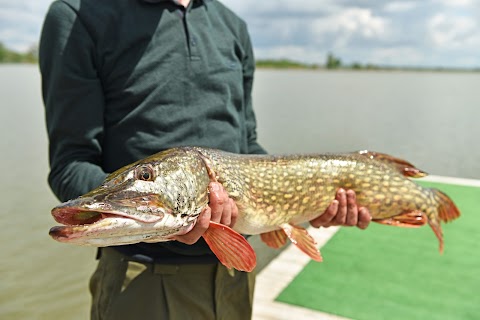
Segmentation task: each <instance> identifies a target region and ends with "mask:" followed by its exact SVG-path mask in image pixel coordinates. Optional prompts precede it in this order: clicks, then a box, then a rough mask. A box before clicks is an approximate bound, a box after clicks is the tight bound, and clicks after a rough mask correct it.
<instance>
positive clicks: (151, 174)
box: [50, 150, 209, 246]
mask: <svg viewBox="0 0 480 320" xmlns="http://www.w3.org/2000/svg"><path fill="white" fill-rule="evenodd" d="M182 151H183V152H182ZM208 183H209V178H208V174H207V172H206V169H205V166H204V164H203V162H202V160H201V159H200V158H198V157H195V154H192V153H189V152H185V151H184V150H169V151H168V152H163V153H159V154H156V155H154V156H151V157H149V158H146V159H144V160H141V161H138V162H136V163H133V164H131V165H128V166H125V167H123V168H121V169H119V170H117V171H116V172H114V173H112V174H110V175H109V176H108V177H107V179H106V180H105V182H104V183H103V184H102V185H101V186H100V187H98V188H96V189H94V190H92V191H90V192H88V193H87V194H85V195H83V196H80V197H78V198H76V199H73V200H70V201H67V202H64V203H62V204H60V205H58V206H57V207H55V208H53V210H52V215H53V217H54V219H55V220H56V221H57V222H59V223H61V224H63V226H57V227H53V228H52V229H50V235H51V236H52V237H53V238H54V239H55V240H57V241H60V242H69V243H76V244H80V245H93V246H110V245H121V244H131V243H138V242H160V241H168V240H171V239H172V237H173V236H175V235H180V234H184V233H186V232H188V231H190V230H191V229H192V228H193V226H194V224H195V222H196V219H197V217H198V215H199V214H200V212H201V211H202V210H203V208H204V207H205V206H206V205H207V203H208V193H207V187H208Z"/></svg>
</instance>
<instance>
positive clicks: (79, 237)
mask: <svg viewBox="0 0 480 320" xmlns="http://www.w3.org/2000/svg"><path fill="white" fill-rule="evenodd" d="M69 211H70V214H71V216H72V217H76V218H72V217H68V213H67V211H66V210H65V209H63V210H59V211H58V212H61V215H57V216H56V218H58V217H59V216H61V217H62V218H63V221H64V222H68V223H67V224H66V225H63V226H55V227H52V228H51V229H50V231H49V235H50V236H51V237H52V238H53V239H54V240H57V241H59V242H64V243H72V244H77V245H83V246H95V247H106V246H112V245H126V244H133V243H139V242H163V241H170V240H173V237H174V236H176V235H182V234H185V233H187V232H188V231H190V230H191V229H192V228H193V226H194V225H195V222H196V217H182V216H180V215H177V216H175V215H172V214H165V215H163V216H162V217H161V218H159V219H157V220H156V221H153V222H145V221H141V220H138V219H134V218H132V217H128V216H125V213H124V212H113V211H112V212H96V211H84V210H80V209H77V208H70V210H69ZM78 216H81V217H88V218H87V219H85V220H84V221H82V222H83V223H82V224H69V223H70V222H77V221H79V218H78ZM57 221H58V220H57Z"/></svg>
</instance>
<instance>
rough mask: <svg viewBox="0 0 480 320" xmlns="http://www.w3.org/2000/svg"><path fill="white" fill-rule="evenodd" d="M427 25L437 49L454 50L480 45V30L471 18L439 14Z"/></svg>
mask: <svg viewBox="0 0 480 320" xmlns="http://www.w3.org/2000/svg"><path fill="white" fill-rule="evenodd" d="M427 25H428V30H429V33H430V38H431V40H432V43H433V44H434V45H435V46H437V47H440V48H449V49H452V48H462V47H463V48H464V47H469V46H472V45H479V44H480V42H479V36H478V35H479V32H480V28H479V26H478V24H477V22H476V20H474V19H473V18H471V17H464V16H454V15H447V14H444V13H439V14H436V15H434V16H433V17H432V18H431V19H430V20H429V21H428V24H427Z"/></svg>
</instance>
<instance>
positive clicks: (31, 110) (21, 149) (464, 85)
mask: <svg viewBox="0 0 480 320" xmlns="http://www.w3.org/2000/svg"><path fill="white" fill-rule="evenodd" d="M479 83H480V75H479V74H468V73H458V74H457V73H411V72H319V71H275V70H259V71H258V72H257V78H256V82H255V87H254V103H255V106H256V110H257V118H258V123H259V128H258V133H259V139H260V141H261V143H262V144H263V145H264V146H265V147H266V148H267V149H268V150H269V151H270V152H272V153H290V152H337V151H351V150H358V149H372V150H377V151H383V152H388V153H392V154H394V155H398V156H401V157H405V158H407V159H409V160H411V161H412V162H414V163H415V164H417V165H418V166H419V167H421V168H422V169H424V170H426V171H428V172H430V173H432V174H436V175H445V176H458V177H463V178H476V179H480V148H479V147H478V146H479V143H478V142H477V139H478V137H480V129H479V126H478V119H480V109H479V108H478V106H480V96H479V94H478V88H477V87H478V84H479ZM40 93H41V87H40V76H39V72H38V69H37V67H36V66H0V99H1V100H0V103H1V108H0V131H1V137H2V138H1V139H0V150H1V151H2V157H0V165H1V166H0V167H1V168H2V173H1V175H2V179H1V181H2V183H1V184H0V194H1V202H2V209H1V210H0V223H1V225H2V227H3V228H2V232H1V233H0V246H1V252H2V253H3V259H2V263H1V264H0V274H1V275H2V281H1V282H0V318H1V319H87V318H88V308H89V299H90V297H89V294H88V279H89V276H90V273H91V272H92V270H93V269H94V266H95V260H94V256H95V250H94V249H92V248H81V247H76V246H70V245H65V244H60V243H57V242H55V241H53V240H51V239H50V238H49V236H48V234H47V233H48V230H49V228H50V227H51V226H52V225H54V221H53V219H52V218H51V217H50V214H49V212H50V209H51V208H52V207H53V206H55V205H56V204H57V203H58V202H57V200H56V199H55V197H54V196H53V195H52V193H51V192H50V189H49V188H48V185H47V180H46V177H47V174H48V162H47V148H48V145H47V138H46V130H45V126H44V114H43V106H42V101H41V94H40Z"/></svg>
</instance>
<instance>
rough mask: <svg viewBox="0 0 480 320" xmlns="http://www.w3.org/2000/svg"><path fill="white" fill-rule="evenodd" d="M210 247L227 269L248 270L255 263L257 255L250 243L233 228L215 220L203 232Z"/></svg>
mask: <svg viewBox="0 0 480 320" xmlns="http://www.w3.org/2000/svg"><path fill="white" fill-rule="evenodd" d="M203 238H204V239H205V241H206V242H207V244H208V246H209V247H210V249H211V250H212V251H213V253H214V254H215V255H216V256H217V258H218V260H219V261H220V262H221V263H222V264H223V265H224V266H226V267H227V268H228V269H231V268H234V269H237V270H239V271H247V272H250V271H252V270H253V269H254V268H255V265H256V264H257V257H256V255H255V251H254V250H253V248H252V246H251V245H250V243H249V242H248V241H247V239H245V238H244V237H243V236H242V235H241V234H239V233H238V232H236V231H234V230H233V229H231V228H229V227H227V226H225V225H223V224H219V223H216V222H210V226H209V227H208V229H207V231H205V233H204V234H203Z"/></svg>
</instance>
